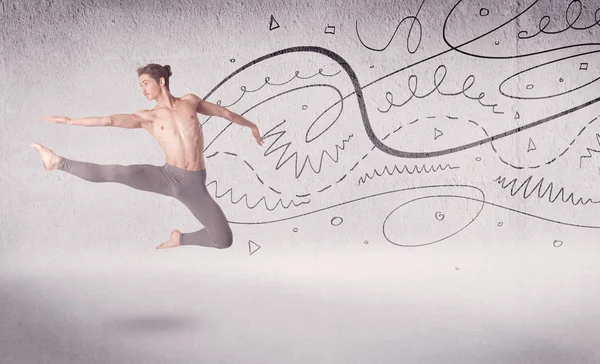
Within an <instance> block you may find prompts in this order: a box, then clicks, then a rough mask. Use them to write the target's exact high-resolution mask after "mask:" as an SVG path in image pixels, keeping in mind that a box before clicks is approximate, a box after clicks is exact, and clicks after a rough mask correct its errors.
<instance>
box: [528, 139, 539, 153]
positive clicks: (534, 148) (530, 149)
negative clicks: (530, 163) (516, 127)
mask: <svg viewBox="0 0 600 364" xmlns="http://www.w3.org/2000/svg"><path fill="white" fill-rule="evenodd" d="M536 149H537V148H536V147H535V144H534V143H533V140H531V138H529V145H528V146H527V153H529V152H531V151H532V150H536Z"/></svg>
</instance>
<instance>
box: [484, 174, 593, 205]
mask: <svg viewBox="0 0 600 364" xmlns="http://www.w3.org/2000/svg"><path fill="white" fill-rule="evenodd" d="M532 178H533V176H529V177H527V179H526V180H525V181H524V182H523V183H521V185H520V186H519V187H518V188H517V189H516V190H515V186H516V183H517V179H516V178H514V179H513V180H511V181H510V182H508V183H506V177H502V176H498V178H496V179H495V180H494V182H497V183H498V184H499V185H500V186H501V187H502V188H503V189H507V188H508V187H510V194H511V195H512V196H513V197H514V196H515V195H516V194H518V193H519V191H520V190H521V189H523V198H524V199H528V198H529V197H530V196H531V195H532V194H533V193H534V192H536V191H537V197H538V198H539V199H543V198H544V197H545V196H546V195H548V201H549V202H550V203H554V202H555V201H556V200H557V199H558V198H559V197H560V198H561V200H562V202H565V203H566V202H569V201H570V202H571V203H572V204H573V206H577V205H578V204H580V203H581V204H582V205H585V204H587V203H593V204H596V203H600V201H595V200H592V199H591V198H588V199H586V200H585V201H584V200H583V198H582V197H580V198H579V199H578V200H577V202H575V200H574V196H573V193H570V194H569V196H568V197H566V198H565V189H564V187H561V188H560V189H559V190H558V192H556V194H555V196H554V197H553V196H552V195H553V188H554V183H553V182H550V183H549V184H548V185H547V187H546V189H545V190H544V191H543V192H542V184H543V182H544V178H543V177H542V178H541V179H540V180H539V181H538V182H537V183H536V185H535V186H534V187H533V188H531V189H529V184H530V183H531V179H532Z"/></svg>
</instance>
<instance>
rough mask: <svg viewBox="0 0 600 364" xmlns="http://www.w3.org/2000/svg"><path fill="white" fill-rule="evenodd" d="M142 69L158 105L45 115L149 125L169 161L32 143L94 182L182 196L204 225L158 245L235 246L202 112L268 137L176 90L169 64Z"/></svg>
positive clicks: (146, 89)
mask: <svg viewBox="0 0 600 364" xmlns="http://www.w3.org/2000/svg"><path fill="white" fill-rule="evenodd" d="M137 72H138V81H139V85H140V87H141V88H142V92H143V93H144V96H146V98H147V99H148V100H156V102H157V105H156V106H155V107H154V108H153V109H152V110H140V111H138V112H136V113H133V114H115V115H111V116H107V117H88V118H81V119H70V118H68V117H65V116H50V117H44V118H43V120H45V121H49V122H52V123H55V124H68V125H82V126H113V127H119V128H144V129H146V130H147V131H148V132H149V133H150V134H151V135H152V136H154V137H155V138H156V139H157V141H158V143H159V145H160V147H161V149H162V150H163V151H164V153H165V157H166V163H165V164H164V165H163V166H154V165H150V164H136V165H128V166H123V165H118V164H112V165H102V164H95V163H88V162H83V161H76V160H71V159H68V158H64V157H61V156H59V155H57V154H56V153H54V152H53V151H52V150H51V149H48V148H46V147H44V146H43V145H41V144H39V143H32V144H31V145H30V146H31V147H32V148H35V149H36V150H37V151H38V152H40V155H41V157H42V161H43V163H44V168H45V169H46V170H53V169H59V170H62V171H64V172H67V173H70V174H73V175H75V176H77V177H79V178H82V179H84V180H87V181H90V182H114V183H121V184H124V185H127V186H130V187H132V188H135V189H138V190H144V191H149V192H154V193H159V194H161V195H165V196H170V197H173V198H176V199H178V200H179V201H181V202H182V203H183V204H184V205H185V206H186V207H187V208H188V209H189V210H190V211H191V212H192V214H193V215H194V216H195V217H196V218H197V219H198V221H200V223H201V224H202V225H203V226H204V227H203V228H202V229H200V230H198V231H195V232H192V233H185V234H184V233H181V232H180V231H179V230H177V229H175V230H173V231H172V232H171V236H170V237H169V239H168V240H166V241H164V242H163V243H161V244H160V245H158V246H157V247H156V249H162V248H173V247H177V246H180V245H198V246H207V247H213V248H219V249H223V248H228V247H230V246H231V245H232V243H233V234H232V232H231V228H230V227H229V223H228V221H227V219H226V218H225V215H224V214H223V211H222V210H221V208H220V207H219V205H217V203H216V202H215V201H214V200H213V198H212V197H211V196H210V195H209V194H208V190H207V189H206V166H205V162H204V153H203V152H204V135H203V133H202V126H201V125H200V122H199V121H198V118H197V115H196V114H197V113H201V114H204V115H210V116H217V117H221V118H224V119H226V120H228V121H230V122H232V123H235V124H238V125H241V126H247V127H249V128H250V130H251V131H252V135H253V136H254V138H255V139H256V142H257V143H258V145H262V144H263V139H262V138H261V136H260V133H259V132H258V128H257V126H256V124H254V123H252V122H250V121H248V120H246V119H245V118H243V117H242V116H240V115H238V114H235V113H234V112H232V111H230V110H228V109H226V108H224V107H222V106H220V105H216V104H212V103H210V102H207V101H204V100H202V99H201V98H200V97H198V96H196V95H194V94H187V95H184V96H181V97H175V96H173V95H171V93H170V91H169V77H170V76H171V67H170V66H169V65H165V66H164V67H163V66H161V65H158V64H153V63H151V64H148V65H146V66H145V67H141V68H139V69H138V70H137Z"/></svg>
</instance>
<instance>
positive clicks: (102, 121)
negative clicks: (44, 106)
mask: <svg viewBox="0 0 600 364" xmlns="http://www.w3.org/2000/svg"><path fill="white" fill-rule="evenodd" d="M42 120H45V121H49V122H51V123H54V124H68V125H81V126H108V124H109V122H110V120H109V119H108V118H107V117H105V116H92V117H89V118H79V119H71V118H68V117H66V116H44V117H43V118H42Z"/></svg>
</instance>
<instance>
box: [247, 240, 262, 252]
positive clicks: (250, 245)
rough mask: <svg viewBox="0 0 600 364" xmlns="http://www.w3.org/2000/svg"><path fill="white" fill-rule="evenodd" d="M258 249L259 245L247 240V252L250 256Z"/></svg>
mask: <svg viewBox="0 0 600 364" xmlns="http://www.w3.org/2000/svg"><path fill="white" fill-rule="evenodd" d="M258 249H260V245H258V244H256V243H255V242H253V241H252V240H248V251H249V252H250V255H252V254H254V253H255V252H256V251H257V250H258Z"/></svg>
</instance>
